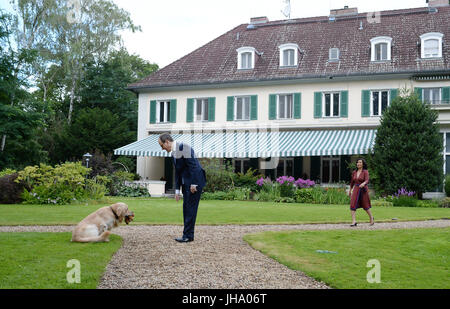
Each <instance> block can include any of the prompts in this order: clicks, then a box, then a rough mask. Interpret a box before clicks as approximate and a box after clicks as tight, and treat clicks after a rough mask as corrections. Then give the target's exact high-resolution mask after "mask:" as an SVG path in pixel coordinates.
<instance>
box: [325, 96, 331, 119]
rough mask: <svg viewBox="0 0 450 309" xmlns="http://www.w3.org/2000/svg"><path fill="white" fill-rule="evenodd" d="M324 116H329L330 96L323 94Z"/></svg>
mask: <svg viewBox="0 0 450 309" xmlns="http://www.w3.org/2000/svg"><path fill="white" fill-rule="evenodd" d="M325 116H328V117H329V116H331V95H330V94H329V93H326V94H325Z"/></svg>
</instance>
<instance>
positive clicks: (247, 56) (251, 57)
mask: <svg viewBox="0 0 450 309" xmlns="http://www.w3.org/2000/svg"><path fill="white" fill-rule="evenodd" d="M236 51H237V53H238V70H252V69H253V68H254V67H255V51H256V50H255V48H253V47H241V48H238V49H237V50H236Z"/></svg>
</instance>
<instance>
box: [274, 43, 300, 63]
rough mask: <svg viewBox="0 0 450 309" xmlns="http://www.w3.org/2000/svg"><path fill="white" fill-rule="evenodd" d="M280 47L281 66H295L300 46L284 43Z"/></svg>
mask: <svg viewBox="0 0 450 309" xmlns="http://www.w3.org/2000/svg"><path fill="white" fill-rule="evenodd" d="M278 48H279V49H280V67H293V66H296V65H297V64H298V51H299V49H300V48H299V47H298V45H297V44H293V43H289V44H283V45H280V46H279V47H278Z"/></svg>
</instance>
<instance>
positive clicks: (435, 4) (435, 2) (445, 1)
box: [427, 0, 450, 8]
mask: <svg viewBox="0 0 450 309" xmlns="http://www.w3.org/2000/svg"><path fill="white" fill-rule="evenodd" d="M427 3H428V7H430V8H439V7H443V6H450V0H427Z"/></svg>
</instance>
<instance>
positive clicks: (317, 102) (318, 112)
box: [314, 92, 322, 118]
mask: <svg viewBox="0 0 450 309" xmlns="http://www.w3.org/2000/svg"><path fill="white" fill-rule="evenodd" d="M314 118H322V92H314Z"/></svg>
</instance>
